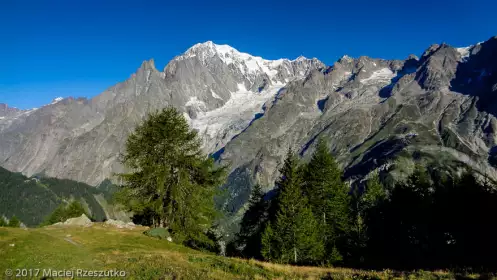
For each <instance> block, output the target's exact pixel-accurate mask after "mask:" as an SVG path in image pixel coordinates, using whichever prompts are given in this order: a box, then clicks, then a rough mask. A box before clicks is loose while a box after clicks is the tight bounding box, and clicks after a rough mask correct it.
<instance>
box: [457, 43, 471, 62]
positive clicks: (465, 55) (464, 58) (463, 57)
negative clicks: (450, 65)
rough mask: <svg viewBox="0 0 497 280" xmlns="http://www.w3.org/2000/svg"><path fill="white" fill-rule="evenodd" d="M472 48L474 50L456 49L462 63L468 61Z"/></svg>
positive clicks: (467, 48)
mask: <svg viewBox="0 0 497 280" xmlns="http://www.w3.org/2000/svg"><path fill="white" fill-rule="evenodd" d="M472 48H473V46H469V47H464V48H456V51H457V52H458V53H459V54H460V55H461V61H467V60H468V58H469V56H470V52H471V49H472Z"/></svg>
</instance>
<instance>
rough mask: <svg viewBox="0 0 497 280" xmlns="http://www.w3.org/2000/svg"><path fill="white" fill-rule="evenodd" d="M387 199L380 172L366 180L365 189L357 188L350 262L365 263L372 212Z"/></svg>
mask: <svg viewBox="0 0 497 280" xmlns="http://www.w3.org/2000/svg"><path fill="white" fill-rule="evenodd" d="M385 199H386V192H385V189H384V187H383V185H382V184H381V182H380V179H379V176H378V173H374V174H373V175H372V176H371V177H370V178H369V179H368V180H367V182H366V184H365V187H364V190H363V191H362V192H360V191H359V190H358V189H355V191H354V195H353V198H352V202H353V203H352V204H353V205H352V211H353V217H354V219H353V223H352V227H351V230H350V241H349V242H350V244H349V253H350V254H351V255H352V256H351V259H349V260H348V261H349V262H353V263H355V264H363V263H364V262H365V261H366V260H365V258H366V253H367V248H366V247H367V242H368V232H367V231H368V227H367V224H368V220H369V215H370V212H372V211H374V210H375V209H374V208H375V207H376V206H377V205H379V204H380V203H382V202H383V201H384V200H385Z"/></svg>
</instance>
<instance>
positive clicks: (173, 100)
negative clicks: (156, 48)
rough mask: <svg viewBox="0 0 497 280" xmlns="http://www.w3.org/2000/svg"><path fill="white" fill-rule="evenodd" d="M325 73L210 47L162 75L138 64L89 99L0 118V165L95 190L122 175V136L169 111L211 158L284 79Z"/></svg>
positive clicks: (310, 64) (300, 63)
mask: <svg viewBox="0 0 497 280" xmlns="http://www.w3.org/2000/svg"><path fill="white" fill-rule="evenodd" d="M322 67H324V64H322V63H321V62H319V61H318V60H317V59H306V58H303V57H300V58H298V59H296V60H293V61H290V60H287V59H281V60H277V61H269V60H263V59H262V58H260V57H253V56H250V55H248V54H244V53H240V52H238V51H237V50H235V49H233V48H231V47H229V46H226V45H215V44H213V43H212V42H205V43H202V44H197V45H195V46H193V47H191V48H190V49H188V50H187V51H186V52H185V53H184V54H183V55H180V56H177V57H175V58H174V59H173V60H172V61H171V62H169V63H168V64H167V66H166V67H165V68H164V71H162V72H161V71H159V70H157V69H156V67H155V65H154V61H153V60H149V61H144V62H143V63H142V65H141V67H140V68H139V69H138V70H137V72H136V73H134V74H132V75H131V77H130V78H129V79H127V80H126V81H124V82H122V83H119V84H117V85H115V86H113V87H110V88H109V89H107V90H106V91H104V92H103V93H102V94H100V95H98V96H96V97H94V98H92V99H86V98H66V99H63V100H60V99H57V100H55V101H54V102H52V103H51V104H48V105H46V106H43V107H41V108H38V109H32V110H26V111H20V112H17V113H15V114H12V115H9V116H5V117H4V118H2V119H0V165H1V166H3V167H5V168H7V169H9V170H13V171H20V172H23V173H24V174H26V175H28V176H31V175H34V174H45V175H47V176H52V177H61V178H71V179H74V180H77V181H83V182H86V183H89V184H92V185H98V184H99V183H100V182H102V181H103V180H105V179H106V178H110V177H112V174H113V173H114V172H121V171H122V166H121V165H120V164H119V163H118V155H119V153H120V151H121V149H122V147H123V145H124V141H125V139H126V136H127V135H128V134H129V133H130V132H131V131H132V130H133V129H134V127H135V125H136V124H137V123H138V122H139V121H140V120H141V119H143V118H144V117H145V116H146V115H147V114H148V113H149V112H151V111H153V110H158V109H161V108H164V107H165V106H167V105H172V106H175V107H177V108H179V109H180V110H182V111H183V112H184V113H185V116H186V117H187V119H189V121H190V122H191V125H192V127H194V128H196V129H198V130H199V133H200V135H201V137H202V139H203V140H204V143H205V147H204V149H205V150H206V152H208V153H212V152H215V151H216V150H217V149H219V148H220V147H222V146H224V145H225V144H226V143H227V142H228V141H229V140H230V139H231V138H232V137H234V136H235V135H237V134H238V133H240V132H241V131H243V129H245V128H246V126H247V125H248V124H249V123H250V122H251V121H252V119H253V118H254V115H256V114H258V113H259V112H261V106H262V105H263V103H264V102H265V101H266V100H267V99H268V98H270V97H272V96H273V95H274V94H275V93H276V91H277V90H279V89H280V88H281V87H283V86H284V83H285V82H286V81H290V80H293V79H298V78H303V77H304V75H306V74H307V73H309V72H310V71H311V70H313V69H318V68H322Z"/></svg>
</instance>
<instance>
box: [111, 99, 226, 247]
mask: <svg viewBox="0 0 497 280" xmlns="http://www.w3.org/2000/svg"><path fill="white" fill-rule="evenodd" d="M122 163H123V164H124V165H125V166H126V167H127V168H128V170H129V171H130V172H129V173H125V174H119V175H120V178H121V179H122V181H123V183H124V184H123V185H122V188H121V191H120V193H119V196H118V197H119V198H120V200H121V201H122V202H124V203H126V205H127V206H128V207H129V210H132V211H134V212H135V213H137V214H141V213H152V217H151V218H152V221H153V226H156V227H165V228H168V229H169V230H171V231H172V232H174V233H176V234H178V235H181V236H183V237H185V238H186V239H189V240H195V239H203V238H204V237H205V234H204V233H205V232H206V230H207V229H208V228H209V227H211V225H212V222H213V219H214V217H215V214H216V211H215V208H214V202H213V201H214V199H213V197H214V195H215V192H216V190H217V187H218V186H219V185H220V184H222V182H223V180H224V173H225V172H224V171H225V170H224V168H220V169H216V168H214V162H213V160H212V159H209V158H208V157H207V156H206V155H204V154H203V153H202V152H201V147H200V140H199V138H198V137H197V133H196V131H194V130H191V129H190V127H189V126H188V123H187V121H186V120H185V118H184V117H183V115H182V114H181V113H180V112H179V111H178V110H176V109H175V108H173V107H168V108H165V109H163V110H162V111H158V112H155V113H152V114H150V115H149V116H148V118H147V119H145V120H144V121H143V122H142V123H141V124H139V125H138V126H137V128H136V130H135V131H134V132H133V133H132V134H131V135H130V136H129V137H128V139H127V141H126V146H125V152H124V154H123V155H122Z"/></svg>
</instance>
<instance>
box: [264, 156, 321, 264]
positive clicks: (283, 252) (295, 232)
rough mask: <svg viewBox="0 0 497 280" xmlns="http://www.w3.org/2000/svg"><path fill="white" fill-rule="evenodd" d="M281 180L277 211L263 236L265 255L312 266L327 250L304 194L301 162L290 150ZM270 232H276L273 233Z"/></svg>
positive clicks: (278, 184) (267, 257)
mask: <svg viewBox="0 0 497 280" xmlns="http://www.w3.org/2000/svg"><path fill="white" fill-rule="evenodd" d="M280 172H281V177H280V178H279V180H278V181H277V184H276V186H277V188H278V195H277V197H276V201H275V202H276V203H275V204H274V205H276V207H277V212H276V217H275V219H274V222H273V223H272V224H271V225H270V226H268V227H266V231H265V232H264V234H263V248H262V253H263V255H264V256H265V258H266V259H273V260H276V261H278V262H282V263H312V262H316V261H318V260H320V259H321V258H322V255H323V252H324V248H323V243H322V242H321V241H320V239H319V232H318V231H316V227H317V222H316V220H315V219H314V215H313V214H312V211H311V210H310V207H309V206H308V201H307V199H306V198H305V197H304V196H303V193H302V179H301V173H300V172H299V166H298V159H297V157H296V156H295V155H294V154H293V153H292V151H291V150H289V151H288V154H287V158H286V159H285V163H284V165H283V167H282V169H281V170H280ZM269 231H272V233H271V232H269Z"/></svg>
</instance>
